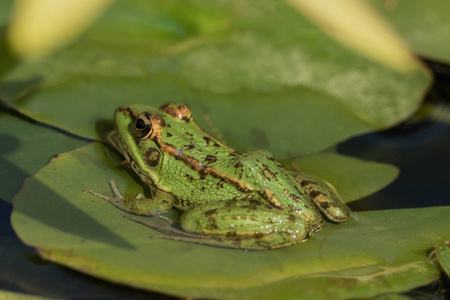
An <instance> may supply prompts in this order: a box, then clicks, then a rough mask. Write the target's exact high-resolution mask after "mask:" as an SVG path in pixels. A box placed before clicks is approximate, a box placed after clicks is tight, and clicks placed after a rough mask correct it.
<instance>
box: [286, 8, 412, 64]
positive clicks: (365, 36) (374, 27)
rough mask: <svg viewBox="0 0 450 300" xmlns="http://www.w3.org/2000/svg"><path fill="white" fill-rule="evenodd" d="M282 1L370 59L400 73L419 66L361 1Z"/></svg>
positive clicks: (383, 21) (381, 19) (392, 33)
mask: <svg viewBox="0 0 450 300" xmlns="http://www.w3.org/2000/svg"><path fill="white" fill-rule="evenodd" d="M285 1H286V2H287V3H289V4H290V5H292V6H293V7H294V8H295V9H297V10H299V11H300V12H302V13H303V14H305V15H306V16H307V17H308V18H310V19H311V20H313V21H314V22H316V23H318V24H319V25H320V26H321V27H322V30H323V31H325V32H327V33H328V34H329V35H330V36H332V37H333V38H335V39H336V40H337V41H339V42H341V43H342V44H344V45H346V46H347V47H350V48H352V49H354V50H356V51H357V52H359V53H360V54H362V55H364V56H366V57H368V58H370V59H373V60H375V61H378V62H380V63H382V64H384V65H386V66H388V67H391V68H393V69H396V70H398V71H401V72H408V71H412V70H415V69H417V68H418V66H419V64H420V63H419V61H418V60H417V59H416V58H415V57H414V55H413V54H412V53H411V52H410V50H409V49H408V47H407V45H406V44H405V43H404V42H403V41H402V40H401V39H400V38H399V37H398V36H397V35H396V33H395V32H394V31H393V29H392V28H391V26H390V25H389V23H387V22H386V21H385V20H384V19H383V17H382V16H381V15H379V14H378V13H377V12H376V11H375V10H374V9H372V7H370V6H369V5H368V4H366V3H365V2H364V1H360V0H339V1H329V0H314V1H311V0H285Z"/></svg>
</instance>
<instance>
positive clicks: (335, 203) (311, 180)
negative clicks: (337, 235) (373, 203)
mask: <svg viewBox="0 0 450 300" xmlns="http://www.w3.org/2000/svg"><path fill="white" fill-rule="evenodd" d="M291 175H292V176H293V177H294V178H295V180H296V181H297V182H298V183H299V184H300V186H301V187H302V189H303V190H304V191H305V192H306V193H307V194H308V196H309V197H310V198H311V200H312V201H313V202H314V205H315V206H316V207H317V208H318V209H319V210H320V211H321V212H322V214H323V215H324V216H325V217H327V218H328V219H329V220H330V221H333V222H337V223H343V222H346V221H348V219H349V218H350V209H349V208H348V207H347V205H345V203H344V202H342V200H341V198H340V197H339V195H338V193H337V192H336V190H335V189H334V187H333V186H331V185H330V184H327V183H326V182H323V181H321V180H319V179H317V178H315V177H313V176H310V175H308V174H305V173H297V172H291Z"/></svg>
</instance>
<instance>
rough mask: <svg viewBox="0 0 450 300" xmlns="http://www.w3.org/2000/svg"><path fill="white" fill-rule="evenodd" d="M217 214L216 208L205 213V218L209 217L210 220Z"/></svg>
mask: <svg viewBox="0 0 450 300" xmlns="http://www.w3.org/2000/svg"><path fill="white" fill-rule="evenodd" d="M216 214H217V209H216V208H214V209H210V210H207V211H205V217H207V218H210V217H212V216H213V215H216Z"/></svg>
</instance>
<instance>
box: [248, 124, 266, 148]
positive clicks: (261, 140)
mask: <svg viewBox="0 0 450 300" xmlns="http://www.w3.org/2000/svg"><path fill="white" fill-rule="evenodd" d="M249 140H250V143H251V144H252V145H254V146H256V147H258V148H268V147H269V139H268V138H267V135H266V133H265V132H264V131H263V130H261V129H259V128H253V129H252V130H251V131H250V137H249Z"/></svg>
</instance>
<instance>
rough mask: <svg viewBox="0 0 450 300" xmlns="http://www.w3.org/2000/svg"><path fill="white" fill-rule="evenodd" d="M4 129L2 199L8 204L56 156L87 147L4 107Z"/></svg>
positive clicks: (0, 112)
mask: <svg viewBox="0 0 450 300" xmlns="http://www.w3.org/2000/svg"><path fill="white" fill-rule="evenodd" d="M0 128H1V131H0V140H1V144H2V146H1V147H0V166H1V168H0V182H1V183H2V184H1V185H0V198H2V199H3V200H5V201H7V202H11V200H12V196H13V195H14V194H15V193H16V192H17V191H19V189H20V187H21V186H22V183H23V181H24V180H25V178H27V177H29V176H31V175H32V174H33V173H34V172H36V171H37V170H38V169H39V168H41V167H43V166H44V165H45V164H47V163H48V161H49V160H50V158H51V157H52V156H53V155H56V154H58V153H60V152H65V151H68V150H72V149H74V148H76V147H79V146H81V145H85V144H86V141H84V140H81V139H79V138H77V137H73V136H70V135H67V134H64V133H62V132H60V131H59V130H57V129H54V128H51V127H49V126H42V124H36V122H34V121H32V120H29V119H27V118H24V117H23V116H20V115H18V114H17V113H13V112H11V111H10V112H8V111H7V110H4V109H1V108H0Z"/></svg>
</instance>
